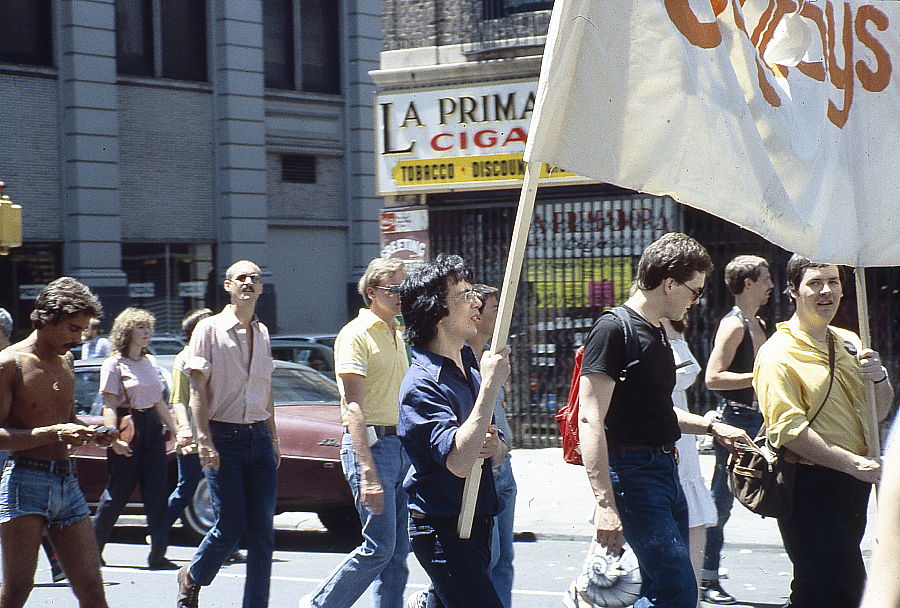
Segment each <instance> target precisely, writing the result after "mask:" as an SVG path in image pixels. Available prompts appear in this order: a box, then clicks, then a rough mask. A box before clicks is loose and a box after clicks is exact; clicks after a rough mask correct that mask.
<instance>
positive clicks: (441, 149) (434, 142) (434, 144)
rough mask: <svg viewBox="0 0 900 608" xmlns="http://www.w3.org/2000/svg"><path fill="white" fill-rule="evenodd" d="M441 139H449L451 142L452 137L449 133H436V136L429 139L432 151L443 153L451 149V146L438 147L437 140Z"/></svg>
mask: <svg viewBox="0 0 900 608" xmlns="http://www.w3.org/2000/svg"><path fill="white" fill-rule="evenodd" d="M442 137H449V138H451V140H452V138H453V135H452V134H450V133H438V134H437V135H435V136H434V137H432V138H431V147H432V149H434V150H437V151H438V152H445V151H447V150H449V149H450V148H452V147H453V144H448V145H446V146H441V145H439V144H438V140H439V139H440V138H442Z"/></svg>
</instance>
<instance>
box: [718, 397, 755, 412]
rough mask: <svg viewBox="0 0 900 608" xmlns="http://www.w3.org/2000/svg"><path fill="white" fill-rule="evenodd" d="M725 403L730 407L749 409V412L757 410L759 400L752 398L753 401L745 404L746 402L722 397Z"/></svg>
mask: <svg viewBox="0 0 900 608" xmlns="http://www.w3.org/2000/svg"><path fill="white" fill-rule="evenodd" d="M723 401H724V402H725V405H730V406H731V407H736V408H738V409H740V410H750V411H751V412H758V411H759V402H758V401H757V400H756V399H754V400H753V403H751V404H750V405H747V404H746V403H741V402H740V401H733V400H731V399H723Z"/></svg>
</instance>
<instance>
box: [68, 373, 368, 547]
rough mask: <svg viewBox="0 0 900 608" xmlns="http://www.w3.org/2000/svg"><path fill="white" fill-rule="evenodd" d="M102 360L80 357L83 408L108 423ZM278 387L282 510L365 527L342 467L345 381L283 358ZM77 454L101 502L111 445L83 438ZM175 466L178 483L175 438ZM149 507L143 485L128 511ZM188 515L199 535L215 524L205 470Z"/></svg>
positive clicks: (330, 525)
mask: <svg viewBox="0 0 900 608" xmlns="http://www.w3.org/2000/svg"><path fill="white" fill-rule="evenodd" d="M173 361H174V357H173V356H160V357H157V362H158V363H159V367H160V371H161V374H162V376H163V380H164V385H165V387H166V389H167V390H166V394H167V395H168V387H170V386H171V369H172V363H173ZM102 363H103V360H102V359H89V360H86V361H76V363H75V407H76V412H77V413H78V416H79V417H80V418H81V419H82V420H84V421H85V422H87V423H89V424H101V419H100V413H101V409H102V407H103V404H102V400H101V398H100V396H99V393H98V387H99V385H100V365H101V364H102ZM272 395H273V398H274V400H275V421H276V424H277V425H278V435H279V437H280V438H281V444H280V446H279V447H280V448H281V466H280V467H279V468H278V493H277V499H276V502H275V510H276V512H277V513H284V512H287V511H312V512H315V513H316V514H317V515H318V516H319V519H320V520H321V521H322V524H323V525H324V526H325V527H326V528H327V529H328V531H329V532H333V533H337V534H341V535H348V534H356V533H358V532H359V528H360V523H359V516H358V514H357V512H356V509H355V508H354V506H353V495H352V494H351V493H350V488H349V487H348V485H347V482H346V480H344V474H343V471H342V470H341V461H340V453H339V452H340V446H341V434H342V433H343V427H342V426H341V420H340V394H339V393H338V390H337V386H335V384H334V383H332V382H329V381H328V380H327V379H325V378H324V377H322V376H321V375H320V374H319V373H318V372H316V371H315V370H313V369H312V368H309V367H307V366H305V365H300V364H297V363H290V362H288V361H276V362H275V371H274V372H273V373H272ZM74 458H75V461H76V463H77V472H78V482H79V484H80V485H81V489H82V491H84V495H85V498H87V501H88V503H90V504H91V505H96V504H97V502H98V501H99V498H100V494H101V493H102V492H103V490H104V488H105V487H106V475H107V473H106V450H105V449H100V448H98V447H97V446H95V445H87V446H82V447H79V448H78V450H77V451H76V453H75V455H74ZM167 466H168V467H169V485H170V487H174V486H175V482H176V481H177V479H178V470H177V467H176V462H175V452H174V450H173V442H172V441H169V443H168V454H167ZM141 509H142V504H141V498H140V492H139V490H135V493H134V495H133V496H132V501H131V502H129V504H128V507H127V510H126V512H131V513H140V512H141ZM181 520H182V523H183V524H185V526H187V527H188V528H189V529H191V530H192V531H193V532H194V533H196V534H198V535H203V534H205V533H206V531H207V530H208V529H209V528H210V527H211V526H212V524H213V521H214V517H213V513H212V503H211V501H210V497H209V490H208V488H207V486H206V479H205V478H203V479H201V481H200V485H199V486H198V488H197V492H196V493H195V494H194V498H193V501H192V502H191V504H190V505H189V506H188V508H187V509H185V511H184V514H183V515H182V518H181Z"/></svg>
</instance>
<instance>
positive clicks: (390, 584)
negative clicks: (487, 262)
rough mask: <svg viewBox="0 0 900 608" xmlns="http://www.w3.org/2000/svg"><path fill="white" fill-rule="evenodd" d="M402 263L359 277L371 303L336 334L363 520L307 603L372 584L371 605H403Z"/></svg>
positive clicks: (351, 477) (349, 470)
mask: <svg viewBox="0 0 900 608" xmlns="http://www.w3.org/2000/svg"><path fill="white" fill-rule="evenodd" d="M405 278H406V270H405V269H404V266H403V262H402V261H400V260H397V259H384V258H376V259H374V260H372V261H371V262H370V263H369V266H368V267H367V268H366V272H365V274H363V276H362V278H361V279H360V280H359V293H360V295H361V296H362V297H363V299H364V300H365V302H366V304H367V305H368V308H363V309H361V310H360V311H359V316H357V317H356V318H355V319H353V320H352V321H350V323H348V324H347V325H345V326H344V327H343V329H341V331H340V333H338V336H337V340H336V341H335V345H334V354H335V371H336V373H337V379H338V388H339V389H340V391H341V419H342V420H343V422H344V430H345V432H344V436H343V438H342V441H341V463H342V465H343V467H344V476H345V477H346V478H347V482H348V483H349V484H350V489H351V490H352V491H353V496H354V498H355V499H356V508H357V510H358V511H359V514H360V520H361V521H362V522H363V542H362V544H361V545H360V546H359V547H357V548H356V549H355V550H353V551H352V552H351V553H350V554H349V555H347V557H346V558H345V559H344V561H343V562H342V563H341V564H340V565H339V566H338V567H337V568H336V569H335V570H334V572H332V573H331V575H330V576H329V577H328V578H326V579H325V581H323V582H322V583H321V584H320V585H319V586H318V587H317V588H316V590H315V591H314V592H313V593H312V594H310V595H307V596H305V597H303V598H302V599H301V600H300V606H301V608H303V607H305V606H310V607H316V608H323V607H335V608H349V607H350V606H352V605H354V603H355V602H356V600H357V599H359V597H360V596H361V595H362V594H363V593H364V592H365V590H366V589H367V588H368V587H369V585H373V593H372V599H373V605H374V606H375V608H402V605H403V590H404V589H405V587H406V580H407V577H408V574H409V573H408V570H407V566H406V557H407V555H408V554H409V538H408V534H407V517H408V515H409V514H408V512H407V498H406V492H405V491H404V490H403V480H404V478H405V477H406V472H407V470H408V469H409V458H408V457H407V455H406V453H405V452H404V450H403V448H402V446H401V445H400V439H399V437H397V421H398V416H399V405H398V397H399V394H400V384H401V382H403V377H404V376H405V375H406V369H407V367H408V366H409V364H408V359H407V356H406V345H405V344H404V342H403V338H402V336H401V334H400V327H399V324H398V323H397V320H396V317H397V315H399V314H400V295H399V292H400V283H402V282H403V280H404V279H405Z"/></svg>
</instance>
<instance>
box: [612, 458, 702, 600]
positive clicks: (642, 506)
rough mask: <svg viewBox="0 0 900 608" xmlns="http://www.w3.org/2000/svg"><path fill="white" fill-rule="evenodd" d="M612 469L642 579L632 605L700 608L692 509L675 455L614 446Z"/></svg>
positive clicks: (613, 480) (614, 487)
mask: <svg viewBox="0 0 900 608" xmlns="http://www.w3.org/2000/svg"><path fill="white" fill-rule="evenodd" d="M609 472H610V479H611V481H612V485H613V491H614V492H615V496H616V507H617V508H618V510H619V517H620V518H621V520H622V529H623V530H624V532H625V540H626V541H628V544H629V545H631V548H632V549H633V550H634V553H635V555H636V556H637V558H638V562H639V563H640V565H641V577H642V578H643V581H644V582H643V585H642V586H641V595H642V597H641V598H640V599H638V601H637V602H635V604H634V608H649V607H650V606H656V607H658V608H696V606H697V581H696V580H695V579H694V569H693V567H692V566H691V558H690V554H689V552H688V508H687V501H686V500H685V498H684V492H683V491H682V489H681V484H680V483H679V482H678V466H677V464H676V463H675V456H674V454H672V453H666V452H663V451H661V450H610V452H609Z"/></svg>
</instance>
